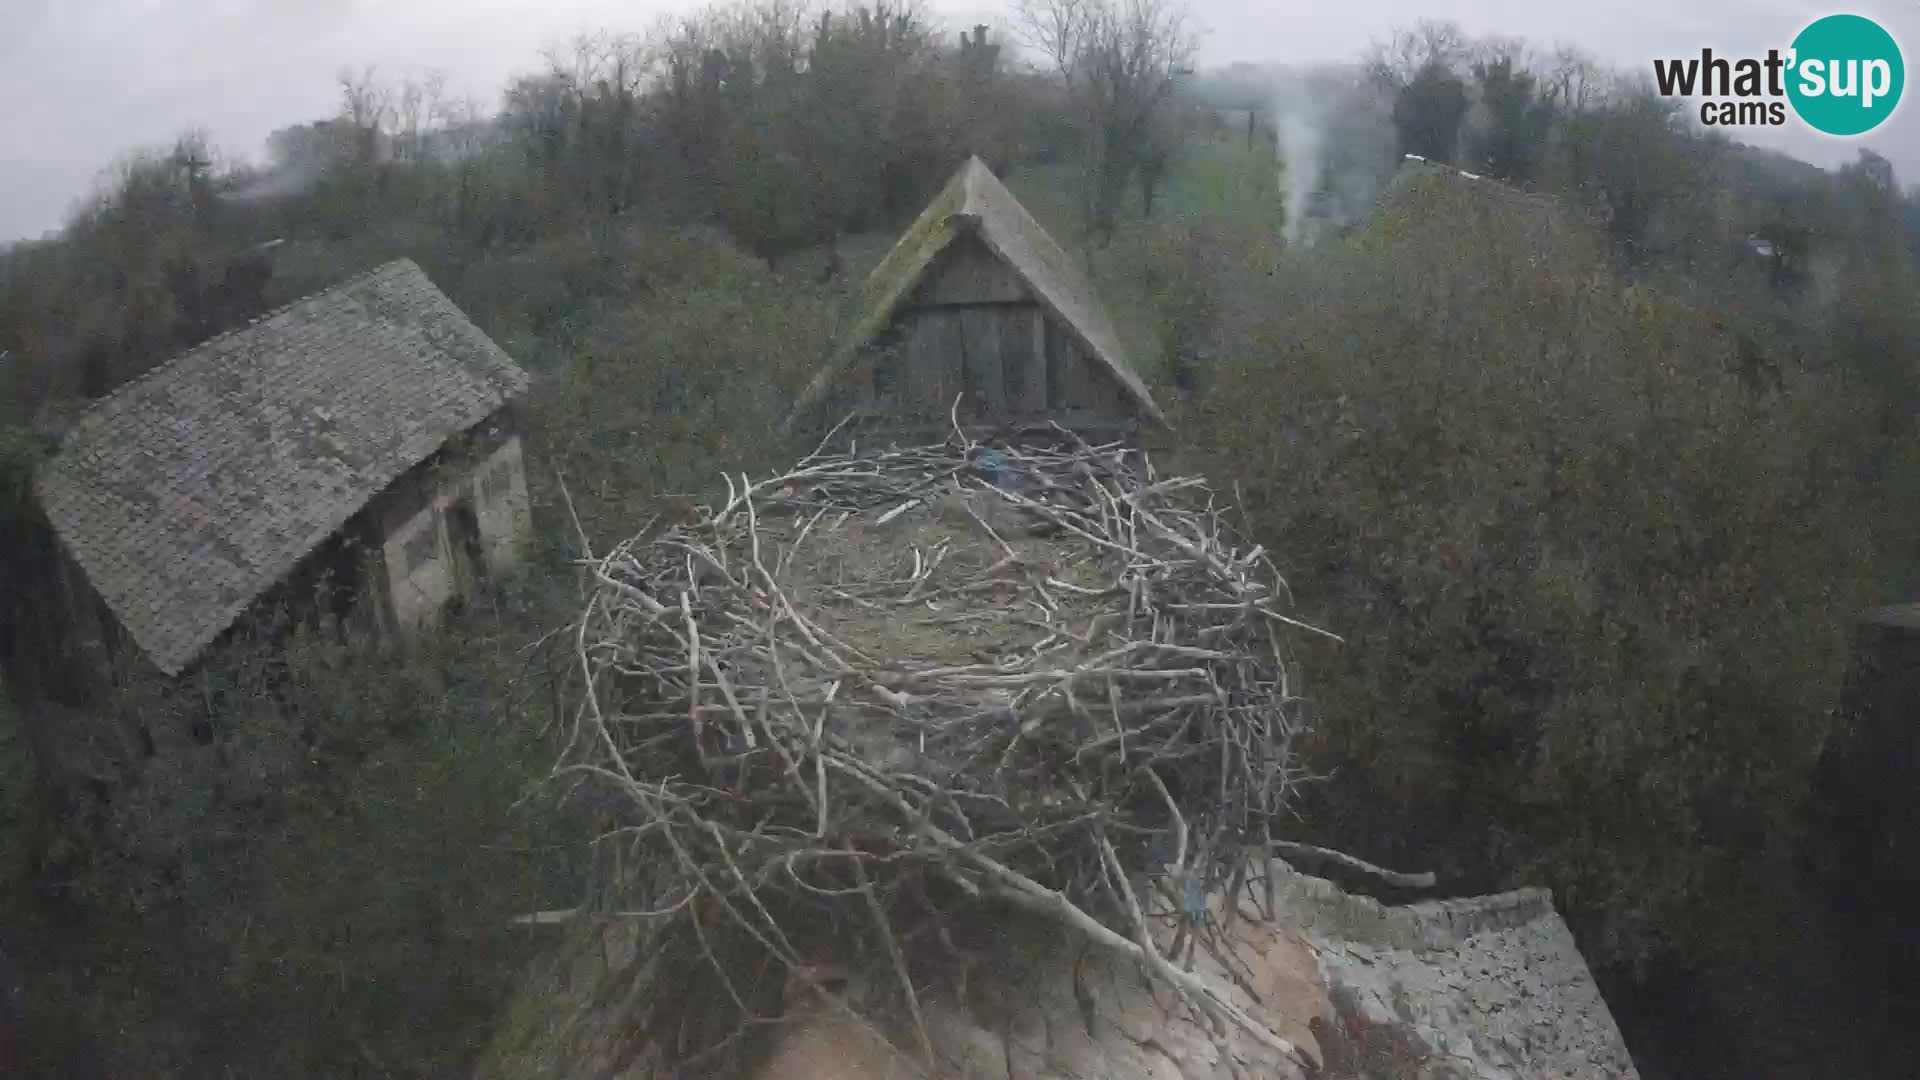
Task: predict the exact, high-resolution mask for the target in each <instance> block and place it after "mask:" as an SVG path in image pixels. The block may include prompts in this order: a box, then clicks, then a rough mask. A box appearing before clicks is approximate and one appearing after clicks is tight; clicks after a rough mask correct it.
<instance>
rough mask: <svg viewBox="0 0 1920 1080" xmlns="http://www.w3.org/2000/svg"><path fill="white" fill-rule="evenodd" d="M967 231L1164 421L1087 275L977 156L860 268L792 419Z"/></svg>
mask: <svg viewBox="0 0 1920 1080" xmlns="http://www.w3.org/2000/svg"><path fill="white" fill-rule="evenodd" d="M969 231H971V232H972V233H974V235H976V236H978V237H979V238H980V240H981V241H982V242H983V243H985V244H986V246H987V248H988V250H990V251H992V252H993V253H994V255H995V256H997V257H998V258H1000V259H1001V260H1002V261H1004V262H1005V263H1006V264H1007V265H1008V266H1009V267H1011V268H1012V269H1013V271H1014V272H1015V273H1016V274H1018V275H1019V276H1020V278H1021V280H1022V281H1023V282H1024V283H1025V284H1026V285H1027V287H1028V288H1029V289H1031V290H1032V291H1033V294H1034V295H1035V296H1036V297H1038V298H1039V299H1040V302H1041V303H1042V304H1044V305H1045V306H1046V307H1047V309H1048V310H1049V311H1051V312H1052V314H1053V315H1054V316H1055V317H1056V318H1058V319H1059V321H1060V324H1061V325H1062V326H1063V327H1064V328H1065V329H1066V330H1067V331H1068V332H1069V333H1071V334H1073V336H1074V337H1075V338H1077V339H1078V340H1079V342H1080V344H1081V346H1082V347H1083V348H1085V349H1086V351H1087V353H1088V355H1090V356H1092V357H1093V358H1094V361H1095V363H1097V364H1099V365H1100V366H1101V367H1103V368H1105V369H1106V371H1107V372H1108V374H1110V375H1111V376H1112V377H1113V378H1114V379H1115V380H1117V381H1118V382H1119V383H1120V385H1121V387H1122V388H1124V389H1125V391H1126V393H1127V396H1128V397H1129V398H1131V399H1132V400H1133V402H1134V403H1135V405H1137V406H1138V407H1139V409H1140V410H1141V412H1143V413H1145V414H1146V415H1147V416H1150V417H1152V418H1153V419H1155V420H1157V421H1159V422H1161V423H1165V422H1166V415H1165V414H1164V413H1162V412H1161V411H1160V406H1159V405H1158V404H1157V403H1155V401H1154V400H1153V394H1152V392H1151V391H1149V390H1148V389H1147V384H1146V383H1145V382H1144V381H1143V380H1142V379H1141V378H1140V376H1139V375H1138V374H1137V373H1136V372H1135V371H1134V370H1133V367H1132V366H1131V365H1130V364H1129V363H1128V362H1127V360H1126V357H1125V353H1124V351H1123V350H1122V349H1121V347H1120V337H1119V334H1118V333H1116V332H1115V330H1114V328H1113V320H1112V318H1111V317H1110V316H1109V315H1108V314H1107V310H1106V308H1105V306H1104V305H1102V304H1101V303H1100V298H1099V295H1098V294H1097V293H1096V292H1095V291H1094V288H1093V282H1092V281H1090V280H1088V278H1087V276H1086V273H1085V272H1084V271H1083V270H1082V269H1081V268H1080V266H1079V265H1078V264H1077V263H1076V262H1075V261H1074V259H1073V257H1072V256H1071V255H1068V254H1067V252H1066V251H1065V249H1063V248H1061V246H1060V245H1059V244H1058V243H1057V242H1055V240H1054V239H1053V237H1052V236H1050V235H1048V233H1047V231H1046V229H1044V228H1042V227H1041V225H1040V223H1039V222H1038V221H1036V220H1034V217H1033V215H1032V214H1030V213H1028V212H1027V208H1026V207H1024V206H1022V205H1020V201H1019V200H1018V199H1016V198H1014V197H1013V193H1012V192H1010V191H1008V190H1007V188H1006V185H1004V184H1002V183H1001V182H1000V179H999V178H998V177H996V176H994V175H993V171H992V170H991V169H988V168H987V166H986V163H985V162H983V161H981V160H980V159H979V158H978V157H973V158H968V159H967V162H966V164H964V165H962V166H960V169H959V171H957V172H955V173H954V175H953V179H951V180H949V181H948V182H947V185H946V186H945V187H943V188H942V189H940V193H939V194H938V195H936V196H934V199H933V201H932V202H931V203H929V204H928V205H927V208H926V209H925V210H923V211H921V213H920V216H919V217H918V218H916V219H915V220H914V222H913V224H912V225H910V226H908V227H907V230H906V232H904V233H902V234H901V236H900V240H899V241H898V242H897V243H895V244H894V246H893V250H891V251H889V252H888V253H887V256H886V258H884V259H882V260H881V261H880V264H879V265H878V266H876V267H874V269H873V273H871V274H870V275H868V277H867V280H866V282H865V284H864V285H863V287H862V291H861V296H860V313H859V319H858V321H857V322H855V323H854V326H853V329H852V330H851V331H850V332H849V333H848V334H847V335H846V337H845V338H844V339H842V341H841V343H840V345H839V346H838V348H836V349H835V351H834V354H833V356H832V358H831V359H829V360H828V362H827V364H826V366H825V367H823V368H822V369H821V370H820V372H819V373H818V374H817V375H815V376H814V378H813V381H812V382H810V383H809V384H808V385H807V388H806V390H805V391H804V392H803V393H802V394H801V396H800V401H799V404H798V405H797V406H796V408H795V410H794V419H796V420H797V419H798V418H799V417H801V416H802V415H803V414H805V413H806V412H808V411H809V410H810V409H811V408H812V407H813V406H814V405H815V404H817V403H818V402H819V401H820V400H821V399H822V398H824V397H825V396H826V394H827V391H828V390H829V389H830V388H831V387H832V385H833V383H834V382H835V381H836V380H838V379H840V378H841V377H843V376H844V375H845V374H846V372H847V371H848V369H850V368H851V367H852V366H853V365H854V363H855V361H856V360H857V359H858V358H859V356H860V354H861V350H862V349H863V348H864V347H865V346H866V345H868V344H869V343H871V342H872V341H873V340H874V338H876V337H877V336H879V334H880V333H881V332H882V331H884V330H885V329H886V328H887V326H888V325H889V324H890V323H892V321H893V317H894V314H895V312H896V311H898V309H899V307H900V305H901V303H903V302H904V301H905V300H906V299H907V297H908V296H909V295H911V294H912V292H913V290H914V288H915V287H916V286H917V285H919V284H920V281H921V279H922V278H923V277H924V276H925V275H926V272H927V268H928V267H929V266H930V265H932V263H933V261H934V259H935V258H936V257H937V256H938V255H939V254H940V253H941V252H942V251H944V250H946V248H947V246H948V245H950V244H952V243H953V242H954V241H955V240H957V239H959V238H960V237H961V236H962V235H964V234H966V233H967V232H969ZM789 423H790V424H791V423H792V421H789Z"/></svg>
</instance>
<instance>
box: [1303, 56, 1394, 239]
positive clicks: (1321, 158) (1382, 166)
mask: <svg viewBox="0 0 1920 1080" xmlns="http://www.w3.org/2000/svg"><path fill="white" fill-rule="evenodd" d="M1273 103H1274V117H1275V119H1276V126H1277V129H1278V134H1279V142H1280V158H1281V161H1280V169H1281V174H1280V184H1281V190H1282V192H1283V193H1284V195H1285V200H1286V201H1285V213H1286V222H1285V226H1284V232H1285V235H1286V238H1287V242H1288V243H1290V244H1292V243H1299V244H1305V245H1311V244H1312V243H1313V242H1314V241H1315V240H1316V239H1318V238H1319V236H1320V235H1321V234H1323V233H1325V232H1327V231H1328V230H1330V229H1337V228H1340V227H1343V226H1346V225H1351V224H1354V223H1356V222H1359V221H1360V220H1362V219H1364V218H1365V217H1366V216H1367V213H1368V212H1369V211H1370V210H1371V209H1372V207H1373V202H1374V199H1375V198H1376V197H1378V195H1379V193H1380V191H1381V189H1382V188H1383V187H1384V186H1385V185H1386V182H1387V180H1388V179H1389V178H1390V177H1391V176H1392V171H1393V168H1394V165H1395V155H1394V134H1393V124H1392V120H1391V118H1390V112H1389V110H1388V109H1387V107H1386V105H1385V103H1384V101H1383V100H1382V98H1381V96H1380V95H1379V94H1378V93H1376V92H1375V91H1374V90H1373V89H1372V88H1371V87H1370V86H1369V85H1368V84H1367V82H1366V80H1365V79H1364V77H1363V76H1362V74H1361V73H1360V71H1359V69H1358V68H1356V67H1353V66H1351V65H1323V66H1319V67H1313V68H1305V69H1280V70H1277V71H1275V72H1274V75H1273Z"/></svg>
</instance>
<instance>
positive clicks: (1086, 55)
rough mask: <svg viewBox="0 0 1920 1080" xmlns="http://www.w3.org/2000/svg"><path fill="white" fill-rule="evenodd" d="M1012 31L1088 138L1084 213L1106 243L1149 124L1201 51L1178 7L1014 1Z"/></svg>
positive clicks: (1091, 0)
mask: <svg viewBox="0 0 1920 1080" xmlns="http://www.w3.org/2000/svg"><path fill="white" fill-rule="evenodd" d="M1014 21H1015V26H1016V28H1017V30H1018V32H1019V33H1020V35H1021V36H1022V37H1024V38H1025V39H1026V40H1027V42H1028V43H1029V44H1030V45H1032V46H1033V47H1034V48H1036V49H1038V50H1039V51H1040V52H1041V53H1042V54H1043V55H1045V56H1046V57H1047V59H1048V60H1049V61H1050V62H1051V63H1052V65H1053V67H1054V69H1055V71H1056V72H1058V74H1059V76H1060V78H1061V80H1062V81H1063V82H1064V83H1065V84H1066V87H1067V91H1068V93H1069V95H1070V96H1071V98H1072V99H1073V103H1074V106H1075V108H1076V111H1077V112H1078V113H1079V114H1080V120H1081V124H1082V126H1083V131H1084V133H1085V136H1086V148H1085V154H1086V159H1085V161H1086V169H1085V177H1086V182H1085V188H1084V192H1085V210H1086V215H1087V221H1088V224H1089V226H1090V227H1091V229H1092V231H1093V233H1094V234H1095V235H1096V236H1098V237H1100V238H1102V239H1105V238H1107V237H1110V236H1111V235H1112V232H1113V226H1114V220H1115V216H1116V214H1117V213H1118V211H1119V206H1120V199H1121V197H1122V195H1123V194H1124V193H1125V190H1126V186H1127V183H1128V181H1129V180H1131V179H1132V178H1133V176H1134V174H1135V172H1136V171H1137V170H1138V169H1139V168H1140V167H1141V165H1142V164H1143V163H1149V164H1150V162H1151V160H1152V159H1153V158H1154V156H1155V147H1154V145H1153V141H1154V135H1155V130H1156V129H1155V123H1156V119H1157V118H1158V117H1159V115H1160V113H1161V112H1162V111H1163V110H1164V109H1166V108H1167V107H1168V106H1169V104H1170V103H1171V100H1172V98H1173V96H1174V88H1175V85H1176V81H1177V79H1178V78H1179V77H1180V76H1181V75H1183V74H1185V73H1186V72H1187V70H1188V67H1189V65H1190V64H1191V62H1192V60H1193V57H1194V53H1195V52H1196V51H1197V49H1198V47H1199V30H1198V28H1197V27H1196V26H1195V25H1194V24H1193V21H1192V18H1191V16H1190V15H1189V13H1188V11H1187V9H1186V8H1185V6H1183V5H1182V3H1181V2H1180V0H1015V5H1014Z"/></svg>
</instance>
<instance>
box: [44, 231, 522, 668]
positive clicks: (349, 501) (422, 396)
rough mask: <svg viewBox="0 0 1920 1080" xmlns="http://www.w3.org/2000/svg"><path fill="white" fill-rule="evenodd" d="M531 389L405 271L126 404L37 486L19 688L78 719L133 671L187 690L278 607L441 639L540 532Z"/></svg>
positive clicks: (338, 295) (251, 334)
mask: <svg viewBox="0 0 1920 1080" xmlns="http://www.w3.org/2000/svg"><path fill="white" fill-rule="evenodd" d="M527 385H528V377H527V375H526V373H525V372H524V371H522V370H521V369H520V368H519V367H518V366H516V365H515V364H514V363H513V361H512V360H511V359H510V358H509V357H508V356H507V355H506V353H504V352H502V351H501V350H500V348H499V347H498V346H497V345H495V344H494V343H493V342H492V341H490V340H488V338H487V336H486V335H485V334H484V333H482V332H481V331H480V330H479V328H477V327H475V326H474V325H473V324H472V323H471V322H469V321H468V320H467V318H466V316H465V315H464V314H462V313H461V311H460V310H459V309H458V308H457V307H455V306H454V304H453V302H452V301H451V300H449V299H447V297H446V296H445V295H444V294H442V293H441V292H440V290H439V289H437V288H435V287H434V285H433V283H432V282H431V281H429V280H428V279H427V276H426V275H425V274H424V273H422V272H421V270H420V268H419V267H418V266H416V265H414V264H413V263H412V262H409V261H407V260H400V261H397V262H393V263H388V264H387V265H385V266H382V267H379V268H377V269H375V270H373V271H371V272H369V273H366V274H362V275H360V276H358V277H355V278H352V279H349V280H348V281H346V282H344V283H342V284H340V285H338V286H336V287H334V288H332V289H328V290H326V291H324V292H320V293H317V294H314V295H312V296H309V297H307V298H305V299H303V300H299V301H297V302H295V303H293V304H290V305H288V306H286V307H284V308H281V309H279V310H277V311H274V312H272V313H269V314H268V315H266V316H263V317H262V318H260V319H257V320H255V321H254V322H253V323H252V324H250V325H248V326H246V327H244V328H242V329H239V330H235V331H233V332H230V333H227V334H223V335H221V336H219V337H216V338H213V339H212V340H209V341H207V342H205V343H204V344H201V345H199V346H198V347H196V348H194V349H191V350H189V351H188V352H186V353H183V354H181V355H180V356H177V357H175V358H173V359H172V360H170V361H168V362H167V363H165V364H162V365H161V366H159V367H156V368H154V369H153V370H152V371H150V372H148V373H146V374H145V375H142V376H141V377H139V378H137V379H134V380H133V381H131V382H129V383H127V384H126V385H124V386H121V387H120V388H119V389H117V390H115V391H114V392H113V393H112V394H110V395H109V396H107V397H105V398H103V399H101V400H99V401H97V402H95V403H94V404H93V405H92V406H91V407H90V408H89V409H88V410H87V411H86V412H85V413H84V414H83V415H82V416H81V417H80V418H79V419H78V421H77V422H76V423H75V425H74V426H73V428H72V429H71V430H70V431H68V432H67V434H66V437H65V438H64V440H63V441H62V443H61V445H60V448H59V450H58V452H57V453H56V454H55V455H54V456H53V458H52V459H51V460H49V461H48V462H46V463H45V465H44V466H43V467H42V468H41V469H40V470H39V471H38V475H37V476H36V478H35V494H36V497H37V500H38V502H39V505H40V509H41V512H42V513H43V514H44V516H45V521H46V524H47V527H48V528H47V532H48V535H49V540H48V543H47V544H46V545H45V550H44V552H43V555H44V558H43V559H42V561H43V562H44V563H45V564H46V565H45V570H46V571H47V572H46V573H45V574H44V575H43V577H44V582H43V586H42V587H41V588H40V589H39V594H38V601H37V603H36V604H35V605H34V608H35V609H36V610H37V620H38V623H39V625H37V626H32V627H19V626H16V627H14V628H13V629H14V631H15V633H14V634H13V637H14V640H15V641H16V643H19V642H22V641H25V642H29V643H32V644H34V645H36V646H37V649H36V650H34V651H36V652H37V653H38V655H37V656H29V655H24V654H23V651H22V650H20V649H15V650H13V652H12V655H10V656H9V657H8V658H7V659H8V660H9V665H8V666H9V669H10V670H9V671H8V676H9V680H8V681H9V682H11V683H13V684H14V686H15V688H16V689H17V690H23V689H30V688H31V689H38V690H41V691H42V692H43V693H41V694H38V695H34V696H42V697H46V698H49V699H53V700H61V699H66V700H73V699H76V698H79V699H84V698H85V696H86V695H85V693H84V692H83V691H84V689H85V687H84V686H83V685H82V684H85V683H87V682H89V681H97V677H98V675H97V673H100V672H103V671H104V670H105V669H106V668H108V667H109V666H110V665H113V664H116V663H121V662H124V661H125V660H127V659H129V658H133V657H144V658H145V660H146V661H148V662H149V663H150V664H151V666H152V667H153V668H156V669H158V670H159V671H160V672H161V673H163V674H165V675H177V674H179V673H181V672H182V671H183V670H185V669H187V668H189V667H190V666H192V665H193V664H194V663H195V662H196V660H197V659H198V658H199V657H200V656H201V655H202V654H203V653H204V652H205V651H206V650H207V649H208V647H209V646H211V645H212V644H213V643H214V642H215V641H216V640H217V639H219V638H220V637H221V636H222V635H223V634H225V633H226V632H227V631H228V629H229V628H230V627H232V626H234V625H235V624H236V623H237V622H238V621H240V620H241V619H242V618H243V617H244V616H246V615H247V614H248V613H249V612H252V611H260V610H262V609H263V607H265V606H268V605H273V606H275V607H287V608H292V609H297V611H298V612H299V613H300V614H302V615H310V614H313V613H317V612H325V613H327V614H329V615H332V616H335V617H336V618H337V619H338V620H339V624H340V625H342V626H347V627H354V626H358V627H362V628H365V629H367V630H373V631H382V632H400V633H404V632H406V631H409V630H411V629H412V628H414V627H417V626H419V625H422V624H424V623H429V622H431V621H433V620H434V619H436V618H437V617H438V615H439V613H440V611H441V610H442V609H443V608H444V607H445V606H446V605H447V604H448V603H449V602H451V601H452V600H454V599H455V598H457V597H459V596H461V595H463V594H466V593H470V592H472V591H473V589H474V588H475V587H476V586H478V585H479V584H480V583H481V582H483V581H484V580H485V579H486V578H487V577H488V576H489V575H493V574H498V573H499V572H501V571H503V570H505V569H506V568H507V567H508V566H509V565H510V564H511V563H512V561H513V559H514V555H515V549H516V546H517V545H518V543H519V542H520V540H521V539H522V538H523V537H524V536H525V534H526V532H527V531H528V528H529V525H530V522H529V517H528V502H527V490H526V477H525V472H524V466H523V464H522V459H521V446H520V438H519V436H518V434H517V433H516V424H515V422H514V416H513V409H512V403H513V400H514V399H515V398H516V397H517V396H518V395H519V394H520V393H521V392H523V391H524V390H525V389H526V387H527ZM21 631H25V632H24V633H23V632H21ZM23 668H28V669H31V668H38V670H22V669H23ZM63 691H64V692H63Z"/></svg>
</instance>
